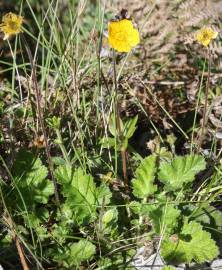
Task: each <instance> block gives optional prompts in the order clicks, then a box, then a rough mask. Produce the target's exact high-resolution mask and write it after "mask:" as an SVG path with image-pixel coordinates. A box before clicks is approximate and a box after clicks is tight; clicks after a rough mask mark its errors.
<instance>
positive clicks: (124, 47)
mask: <svg viewBox="0 0 222 270" xmlns="http://www.w3.org/2000/svg"><path fill="white" fill-rule="evenodd" d="M108 32H109V36H108V42H109V45H110V47H111V48H113V49H115V50H117V51H118V52H129V51H130V50H131V49H132V47H135V46H136V45H137V44H138V43H139V41H140V38H139V32H138V30H137V29H135V28H134V27H133V24H132V22H131V21H130V20H127V19H123V20H120V21H117V22H110V23H109V27H108Z"/></svg>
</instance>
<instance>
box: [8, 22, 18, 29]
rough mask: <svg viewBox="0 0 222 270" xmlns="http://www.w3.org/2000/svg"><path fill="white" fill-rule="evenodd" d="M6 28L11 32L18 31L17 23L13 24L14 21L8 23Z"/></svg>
mask: <svg viewBox="0 0 222 270" xmlns="http://www.w3.org/2000/svg"><path fill="white" fill-rule="evenodd" d="M8 27H9V28H10V29H11V30H14V31H16V30H17V29H18V25H17V23H16V22H14V21H10V22H8Z"/></svg>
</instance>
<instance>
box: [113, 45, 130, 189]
mask: <svg viewBox="0 0 222 270" xmlns="http://www.w3.org/2000/svg"><path fill="white" fill-rule="evenodd" d="M113 78H114V88H115V111H116V128H117V135H118V136H117V137H118V139H120V141H121V139H122V138H121V137H122V131H121V126H120V113H119V106H118V92H117V90H118V85H117V76H116V55H115V51H114V50H113ZM120 152H121V158H122V170H123V179H124V186H125V190H126V192H127V193H128V192H129V184H128V176H127V164H126V161H127V158H126V149H125V148H124V147H121V149H120Z"/></svg>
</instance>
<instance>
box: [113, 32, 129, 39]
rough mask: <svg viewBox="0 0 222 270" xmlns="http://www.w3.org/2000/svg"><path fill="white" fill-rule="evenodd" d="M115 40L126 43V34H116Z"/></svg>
mask: <svg viewBox="0 0 222 270" xmlns="http://www.w3.org/2000/svg"><path fill="white" fill-rule="evenodd" d="M115 38H116V39H117V40H118V41H127V34H126V33H125V32H123V31H121V32H117V33H116V34H115Z"/></svg>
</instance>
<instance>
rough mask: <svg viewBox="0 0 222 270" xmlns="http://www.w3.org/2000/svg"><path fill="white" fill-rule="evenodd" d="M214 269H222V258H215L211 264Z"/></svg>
mask: <svg viewBox="0 0 222 270" xmlns="http://www.w3.org/2000/svg"><path fill="white" fill-rule="evenodd" d="M210 267H211V269H212V270H221V269H222V259H217V260H214V261H213V262H212V263H211V265H210Z"/></svg>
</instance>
